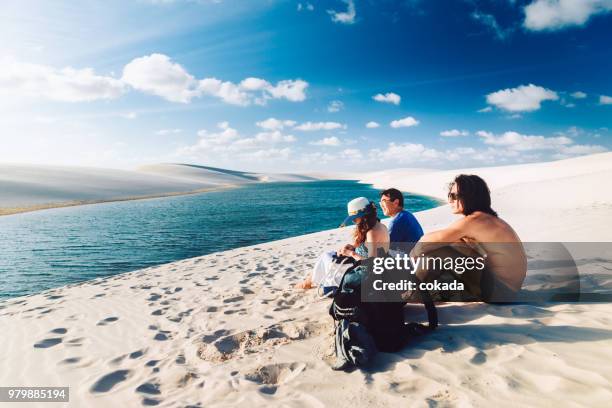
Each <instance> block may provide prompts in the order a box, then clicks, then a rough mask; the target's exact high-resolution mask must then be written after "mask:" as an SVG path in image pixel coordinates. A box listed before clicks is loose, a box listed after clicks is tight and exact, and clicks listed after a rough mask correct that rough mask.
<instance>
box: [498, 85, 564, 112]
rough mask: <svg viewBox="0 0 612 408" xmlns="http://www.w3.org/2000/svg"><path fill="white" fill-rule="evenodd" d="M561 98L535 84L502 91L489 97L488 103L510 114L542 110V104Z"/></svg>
mask: <svg viewBox="0 0 612 408" xmlns="http://www.w3.org/2000/svg"><path fill="white" fill-rule="evenodd" d="M557 99H559V96H558V95H557V93H556V92H554V91H551V90H550V89H546V88H542V87H541V86H536V85H533V84H529V85H521V86H519V87H517V88H508V89H502V90H499V91H497V92H493V93H490V94H488V95H487V103H489V104H490V105H495V106H497V107H498V108H500V109H503V110H506V111H509V112H530V111H535V110H538V109H540V107H541V103H542V102H543V101H547V100H551V101H554V100H557Z"/></svg>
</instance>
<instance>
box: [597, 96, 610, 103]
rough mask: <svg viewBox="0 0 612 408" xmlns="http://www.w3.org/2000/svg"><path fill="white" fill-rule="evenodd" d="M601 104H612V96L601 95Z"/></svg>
mask: <svg viewBox="0 0 612 408" xmlns="http://www.w3.org/2000/svg"><path fill="white" fill-rule="evenodd" d="M599 104H600V105H612V96H607V95H600V96H599Z"/></svg>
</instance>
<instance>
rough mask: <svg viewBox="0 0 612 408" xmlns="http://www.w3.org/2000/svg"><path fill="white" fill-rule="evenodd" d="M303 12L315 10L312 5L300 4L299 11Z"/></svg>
mask: <svg viewBox="0 0 612 408" xmlns="http://www.w3.org/2000/svg"><path fill="white" fill-rule="evenodd" d="M302 10H308V11H313V10H314V6H313V5H312V4H311V3H305V4H302V3H298V5H297V11H302Z"/></svg>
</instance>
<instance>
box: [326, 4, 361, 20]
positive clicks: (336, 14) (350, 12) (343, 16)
mask: <svg viewBox="0 0 612 408" xmlns="http://www.w3.org/2000/svg"><path fill="white" fill-rule="evenodd" d="M340 1H342V2H343V3H345V4H346V11H336V10H327V13H328V14H329V15H330V16H331V19H332V21H333V22H334V23H342V24H353V23H354V22H355V17H356V16H357V11H356V10H355V1H354V0H340Z"/></svg>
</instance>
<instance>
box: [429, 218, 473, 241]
mask: <svg viewBox="0 0 612 408" xmlns="http://www.w3.org/2000/svg"><path fill="white" fill-rule="evenodd" d="M469 228H470V222H469V220H468V218H467V217H464V218H461V219H460V220H457V221H455V222H453V223H452V224H451V225H449V226H448V227H446V228H444V229H441V230H438V231H432V232H429V233H427V234H425V235H423V236H422V237H421V239H420V240H419V242H457V241H459V240H461V238H463V237H465V236H467V235H469V233H468V231H469Z"/></svg>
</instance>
